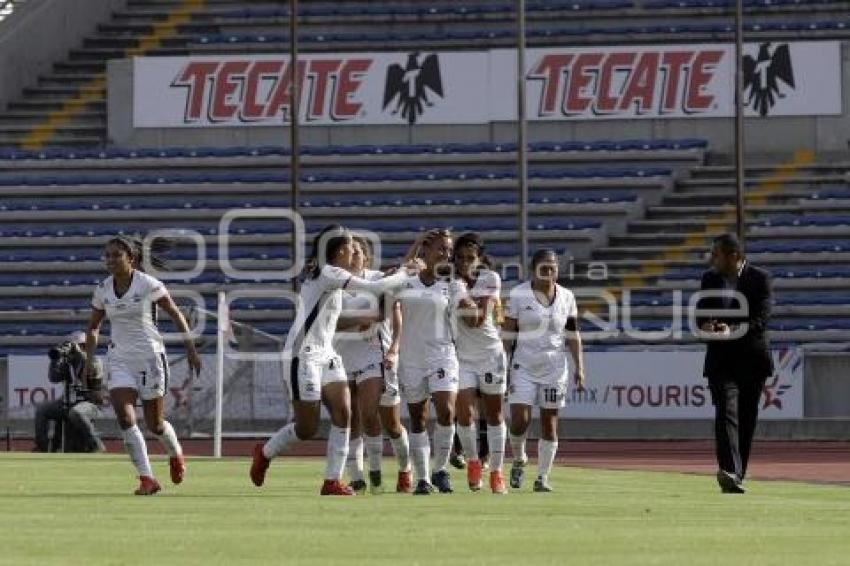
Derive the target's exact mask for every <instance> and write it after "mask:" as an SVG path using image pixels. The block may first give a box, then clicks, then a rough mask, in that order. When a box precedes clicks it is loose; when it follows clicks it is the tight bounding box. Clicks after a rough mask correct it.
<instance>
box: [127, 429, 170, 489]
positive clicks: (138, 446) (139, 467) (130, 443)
mask: <svg viewBox="0 0 850 566" xmlns="http://www.w3.org/2000/svg"><path fill="white" fill-rule="evenodd" d="M172 432H173V431H172ZM121 434H122V436H123V437H124V447H125V448H126V449H127V454H129V456H130V461H131V462H133V465H134V466H135V467H136V472H138V474H139V476H146V477H149V478H152V477H153V471H151V462H150V460H149V459H148V447H147V445H146V444H145V437H144V435H143V434H142V431H141V430H139V426H138V425H133V426H131V427H130V428H128V429H126V430H122V431H121Z"/></svg>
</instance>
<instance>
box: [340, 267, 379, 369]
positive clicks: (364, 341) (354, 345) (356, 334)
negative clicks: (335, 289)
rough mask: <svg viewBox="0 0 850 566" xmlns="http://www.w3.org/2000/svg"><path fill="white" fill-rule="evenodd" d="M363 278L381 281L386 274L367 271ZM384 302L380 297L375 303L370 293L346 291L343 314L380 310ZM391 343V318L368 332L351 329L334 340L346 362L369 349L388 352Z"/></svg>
mask: <svg viewBox="0 0 850 566" xmlns="http://www.w3.org/2000/svg"><path fill="white" fill-rule="evenodd" d="M362 277H363V279H366V280H367V281H378V280H379V279H383V277H384V274H383V273H382V272H381V271H373V270H371V269H367V270H365V271H364V272H363V274H362ZM382 300H383V297H378V298H377V301H378V302H375V298H374V295H371V294H368V293H363V292H358V291H344V292H343V295H342V312H343V313H345V312H346V311H366V310H370V309H373V308H380V307H381V303H380V301H382ZM391 342H392V322H391V319H390V318H389V317H385V318H384V319H383V320H381V321H380V322H376V323H375V324H373V325H372V326H371V327H370V328H369V329H366V330H358V329H351V330H347V331H344V332H338V333H337V334H336V337H335V338H334V348H335V349H336V351H337V353H338V354H339V355H340V356H342V358H343V361H345V360H347V359H357V358H358V357H362V356H363V354H364V352H365V351H366V350H369V349H376V350H379V351H381V352H382V353H383V352H386V351H387V350H389V349H390V343H391ZM348 369H352V368H348Z"/></svg>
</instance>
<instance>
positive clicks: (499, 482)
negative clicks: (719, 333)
mask: <svg viewBox="0 0 850 566" xmlns="http://www.w3.org/2000/svg"><path fill="white" fill-rule="evenodd" d="M490 489H491V490H493V493H496V494H499V495H505V494H506V493H507V492H508V488H507V487H505V478H504V477H503V476H502V472H490Z"/></svg>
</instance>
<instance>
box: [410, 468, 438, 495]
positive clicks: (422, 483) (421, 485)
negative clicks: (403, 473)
mask: <svg viewBox="0 0 850 566" xmlns="http://www.w3.org/2000/svg"><path fill="white" fill-rule="evenodd" d="M407 473H408V474H410V472H407ZM433 492H434V486H433V485H431V484H430V483H428V480H419V481H418V482H416V489H414V490H413V495H431V494H432V493H433Z"/></svg>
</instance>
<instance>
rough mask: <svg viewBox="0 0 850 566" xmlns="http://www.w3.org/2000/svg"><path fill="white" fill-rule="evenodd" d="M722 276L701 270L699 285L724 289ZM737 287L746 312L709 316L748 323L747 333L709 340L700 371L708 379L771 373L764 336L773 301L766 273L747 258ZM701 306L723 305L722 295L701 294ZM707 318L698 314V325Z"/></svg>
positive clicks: (734, 305) (732, 306)
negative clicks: (747, 260)
mask: <svg viewBox="0 0 850 566" xmlns="http://www.w3.org/2000/svg"><path fill="white" fill-rule="evenodd" d="M724 288H725V285H724V279H723V277H722V276H721V275H719V274H718V273H715V272H714V271H711V270H709V271H706V272H705V273H703V274H702V285H701V289H724ZM737 291H738V292H739V293H741V294H742V295H743V296H744V297H745V298H746V300H747V304H748V309H747V315H746V316H733V315H732V314H731V313H730V314H729V315H728V316H727V315H721V316H716V317H711V318H713V319H715V320H718V321H719V322H725V323H727V324H729V325H733V326H734V325H738V324H741V323H743V322H746V323H747V324H748V327H749V328H748V330H747V333H746V334H744V336H742V337H741V338H738V339H735V340H720V341H718V340H710V341H708V349H707V351H706V353H705V367H704V369H703V375H705V376H706V377H708V378H709V379H718V378H721V377H732V376H735V377H739V378H747V377H751V378H754V379H764V378H767V377H769V376H771V375H773V359H772V358H771V356H770V350H769V341H768V338H767V324H768V321H769V319H770V309H771V305H772V302H773V294H772V291H771V284H770V275H769V274H768V272H767V271H765V270H764V269H760V268H758V267H755V266H753V265H751V264H750V263H749V262H747V263H746V264H745V265H744V268H743V270H742V271H741V275H740V277H739V278H738V284H737ZM697 306H698V307H699V308H703V309H724V304H723V299H722V298H720V297H717V298H703V299H700V301H699V302H698V303H697ZM739 306H740V305H739V301H738V300H737V299H734V300H733V301H732V303H731V304H730V305H729V307H728V309H729V310H730V311H731V310H732V309H736V308H739ZM707 320H709V319H708V318H704V317H701V318H698V319H697V323H698V324H699V325H700V326H702V324H703V323H704V322H706V321H707Z"/></svg>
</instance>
